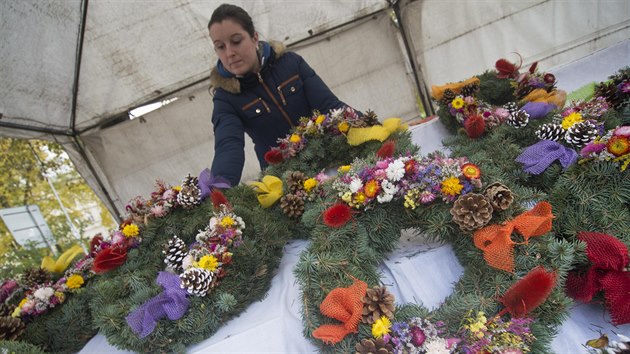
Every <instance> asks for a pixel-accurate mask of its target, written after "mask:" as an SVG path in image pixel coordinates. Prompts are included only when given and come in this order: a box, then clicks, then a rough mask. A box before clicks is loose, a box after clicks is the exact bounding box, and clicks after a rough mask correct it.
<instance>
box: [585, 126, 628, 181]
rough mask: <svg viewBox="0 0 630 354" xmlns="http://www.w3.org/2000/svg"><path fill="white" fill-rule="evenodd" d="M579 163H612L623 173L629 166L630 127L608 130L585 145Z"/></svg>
mask: <svg viewBox="0 0 630 354" xmlns="http://www.w3.org/2000/svg"><path fill="white" fill-rule="evenodd" d="M580 156H581V157H582V159H581V160H580V163H585V162H589V161H612V162H614V163H616V164H617V165H619V169H620V170H621V171H622V172H623V171H625V170H626V169H627V168H628V165H630V126H619V127H617V128H615V129H610V130H608V131H607V132H606V133H605V134H603V135H601V136H598V137H597V138H595V139H594V140H593V141H591V142H590V143H588V144H586V146H584V148H582V150H581V151H580Z"/></svg>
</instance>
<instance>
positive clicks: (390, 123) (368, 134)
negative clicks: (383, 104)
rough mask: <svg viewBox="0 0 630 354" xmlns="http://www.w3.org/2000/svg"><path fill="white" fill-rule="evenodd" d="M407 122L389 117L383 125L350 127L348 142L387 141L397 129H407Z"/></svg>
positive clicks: (359, 143)
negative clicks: (402, 122) (403, 122)
mask: <svg viewBox="0 0 630 354" xmlns="http://www.w3.org/2000/svg"><path fill="white" fill-rule="evenodd" d="M406 130H407V124H400V118H387V119H385V120H384V121H383V125H374V126H371V127H367V128H350V130H349V131H348V144H349V145H352V146H357V145H361V144H363V143H365V142H368V141H371V140H379V141H385V139H387V138H388V137H389V136H390V135H391V134H392V133H394V132H396V131H402V132H404V131H406Z"/></svg>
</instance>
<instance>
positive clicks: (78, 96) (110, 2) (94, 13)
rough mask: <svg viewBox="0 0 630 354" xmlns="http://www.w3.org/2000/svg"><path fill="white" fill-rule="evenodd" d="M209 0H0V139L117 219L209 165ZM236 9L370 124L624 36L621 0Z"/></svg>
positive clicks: (438, 0) (628, 16)
mask: <svg viewBox="0 0 630 354" xmlns="http://www.w3.org/2000/svg"><path fill="white" fill-rule="evenodd" d="M221 2H222V1H194V0H192V1H182V0H173V1H166V0H131V1H120V0H99V1H90V2H88V0H83V1H79V0H64V1H38V0H26V1H9V0H3V1H1V2H0V18H1V22H0V33H2V37H1V39H0V79H1V82H2V85H0V135H2V136H12V137H22V138H40V139H48V140H55V141H58V142H59V143H61V144H62V145H63V146H64V148H65V149H66V151H68V153H69V155H70V157H71V158H72V160H73V161H74V163H75V165H76V166H77V168H78V170H79V172H80V173H81V174H82V175H83V176H84V177H85V178H86V180H87V181H88V183H89V184H90V185H91V186H92V187H93V188H94V189H95V191H96V192H97V194H99V196H100V197H102V199H103V200H104V201H105V202H106V204H107V205H108V206H109V208H110V210H112V211H113V212H115V214H117V215H121V214H123V211H124V205H125V204H126V202H127V201H128V200H129V199H130V198H132V197H134V196H136V195H147V194H148V193H149V192H150V191H151V190H152V186H153V181H154V180H155V179H157V178H160V179H163V180H165V181H166V182H168V183H171V184H178V183H179V182H180V180H181V179H182V178H183V177H184V176H186V175H187V174H188V173H190V174H193V175H196V174H198V173H199V172H200V171H201V170H202V169H204V168H206V167H209V165H210V163H211V161H212V157H213V145H214V142H213V136H212V124H211V122H210V115H211V112H212V98H211V96H210V94H209V92H208V85H209V82H208V80H207V78H208V75H209V70H210V67H211V66H212V65H214V63H215V62H216V60H217V57H216V55H215V54H214V52H213V49H212V44H211V41H210V39H209V37H208V34H207V29H206V26H207V22H208V20H209V17H210V14H211V13H212V10H213V9H214V8H215V7H216V6H218V5H219V4H220V3H221ZM233 3H235V4H237V5H240V6H242V7H243V8H245V9H246V10H247V11H248V12H249V13H250V14H251V15H252V17H253V19H254V23H255V25H256V27H257V30H258V31H259V32H260V34H261V36H262V38H263V39H276V40H282V41H284V43H285V44H286V45H288V46H289V47H290V48H291V49H292V50H295V51H297V52H298V53H300V54H301V55H302V56H304V57H305V58H306V59H307V61H308V62H309V64H310V65H311V66H312V67H313V68H314V69H315V70H316V71H317V72H318V73H319V74H320V76H322V78H323V79H324V81H325V82H326V83H327V84H328V85H329V86H330V87H331V88H332V90H333V91H334V92H335V93H336V94H337V95H338V96H339V97H340V98H341V99H342V100H343V101H344V102H346V103H348V104H350V105H351V106H353V107H355V108H357V109H360V110H367V109H371V110H373V111H375V112H376V113H377V114H378V115H379V117H381V118H386V117H389V116H399V117H402V118H404V119H406V120H410V119H414V118H417V117H418V116H420V115H421V111H420V109H419V106H420V105H419V103H420V102H423V100H424V103H425V106H427V107H426V108H427V109H428V110H429V112H430V111H431V109H430V107H428V104H427V103H428V101H427V99H426V88H427V87H429V86H430V85H437V84H443V83H445V82H448V81H458V80H462V79H464V78H466V77H467V76H470V75H473V74H477V73H479V72H482V71H484V70H487V69H490V68H491V67H492V66H493V64H494V62H495V61H496V60H497V59H498V58H500V57H505V56H509V55H510V53H512V52H518V53H519V54H520V55H521V56H522V57H523V58H524V60H525V63H531V62H533V61H537V60H538V61H540V67H541V68H543V69H547V68H550V67H553V66H557V65H560V64H562V63H566V62H569V61H572V60H575V59H577V58H580V57H582V56H584V55H586V54H588V53H591V52H593V51H596V50H599V49H602V48H606V47H609V46H611V45H613V44H615V43H618V42H619V41H622V40H624V39H626V38H628V37H630V2H628V1H626V0H599V1H596V0H595V1H581V0H578V1H549V0H529V1H500V0H480V1H465V0H452V1H443V0H423V1H393V0H390V1H389V2H388V1H383V0H360V1H359V0H352V1H341V0H318V1H310V2H309V1H299V0H279V1H262V0H251V1H234V2H233ZM393 9H395V10H396V11H393ZM511 58H516V56H515V55H514V54H512V57H511ZM617 69H619V68H618V67H611V68H610V70H609V74H612V73H614V72H615V71H616V70H617ZM603 79H605V77H601V78H600V80H603ZM559 86H560V87H561V88H562V82H560V83H559ZM173 97H177V98H178V99H177V100H176V101H174V102H173V103H171V104H169V105H167V106H164V107H163V108H161V109H158V110H156V111H153V112H151V113H148V114H146V115H145V116H143V117H142V118H140V119H133V120H130V119H129V115H128V113H129V111H130V110H132V109H134V108H136V107H139V106H143V105H145V104H148V103H153V102H159V101H161V100H164V99H169V98H173ZM246 164H247V166H246V171H245V173H244V178H249V179H251V178H254V177H255V176H256V173H257V161H256V159H255V156H254V153H253V151H252V150H251V146H250V151H249V152H248V154H247V162H246Z"/></svg>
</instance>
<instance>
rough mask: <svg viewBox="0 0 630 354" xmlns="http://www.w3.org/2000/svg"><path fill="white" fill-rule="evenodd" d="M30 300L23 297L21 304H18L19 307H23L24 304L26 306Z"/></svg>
mask: <svg viewBox="0 0 630 354" xmlns="http://www.w3.org/2000/svg"><path fill="white" fill-rule="evenodd" d="M27 301H28V299H27V298H23V299H22V301H20V304H19V305H18V306H17V307H19V308H22V306H24V304H25V303H26V302H27Z"/></svg>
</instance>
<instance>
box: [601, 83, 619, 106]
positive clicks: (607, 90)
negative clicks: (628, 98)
mask: <svg viewBox="0 0 630 354" xmlns="http://www.w3.org/2000/svg"><path fill="white" fill-rule="evenodd" d="M617 84H618V83H616V82H614V81H613V82H602V83H600V85H599V86H597V88H596V89H595V97H597V96H602V97H604V98H605V99H606V102H608V104H609V105H610V106H611V107H612V108H614V109H619V108H621V106H623V101H624V96H623V94H622V92H619V89H618V87H617Z"/></svg>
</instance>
